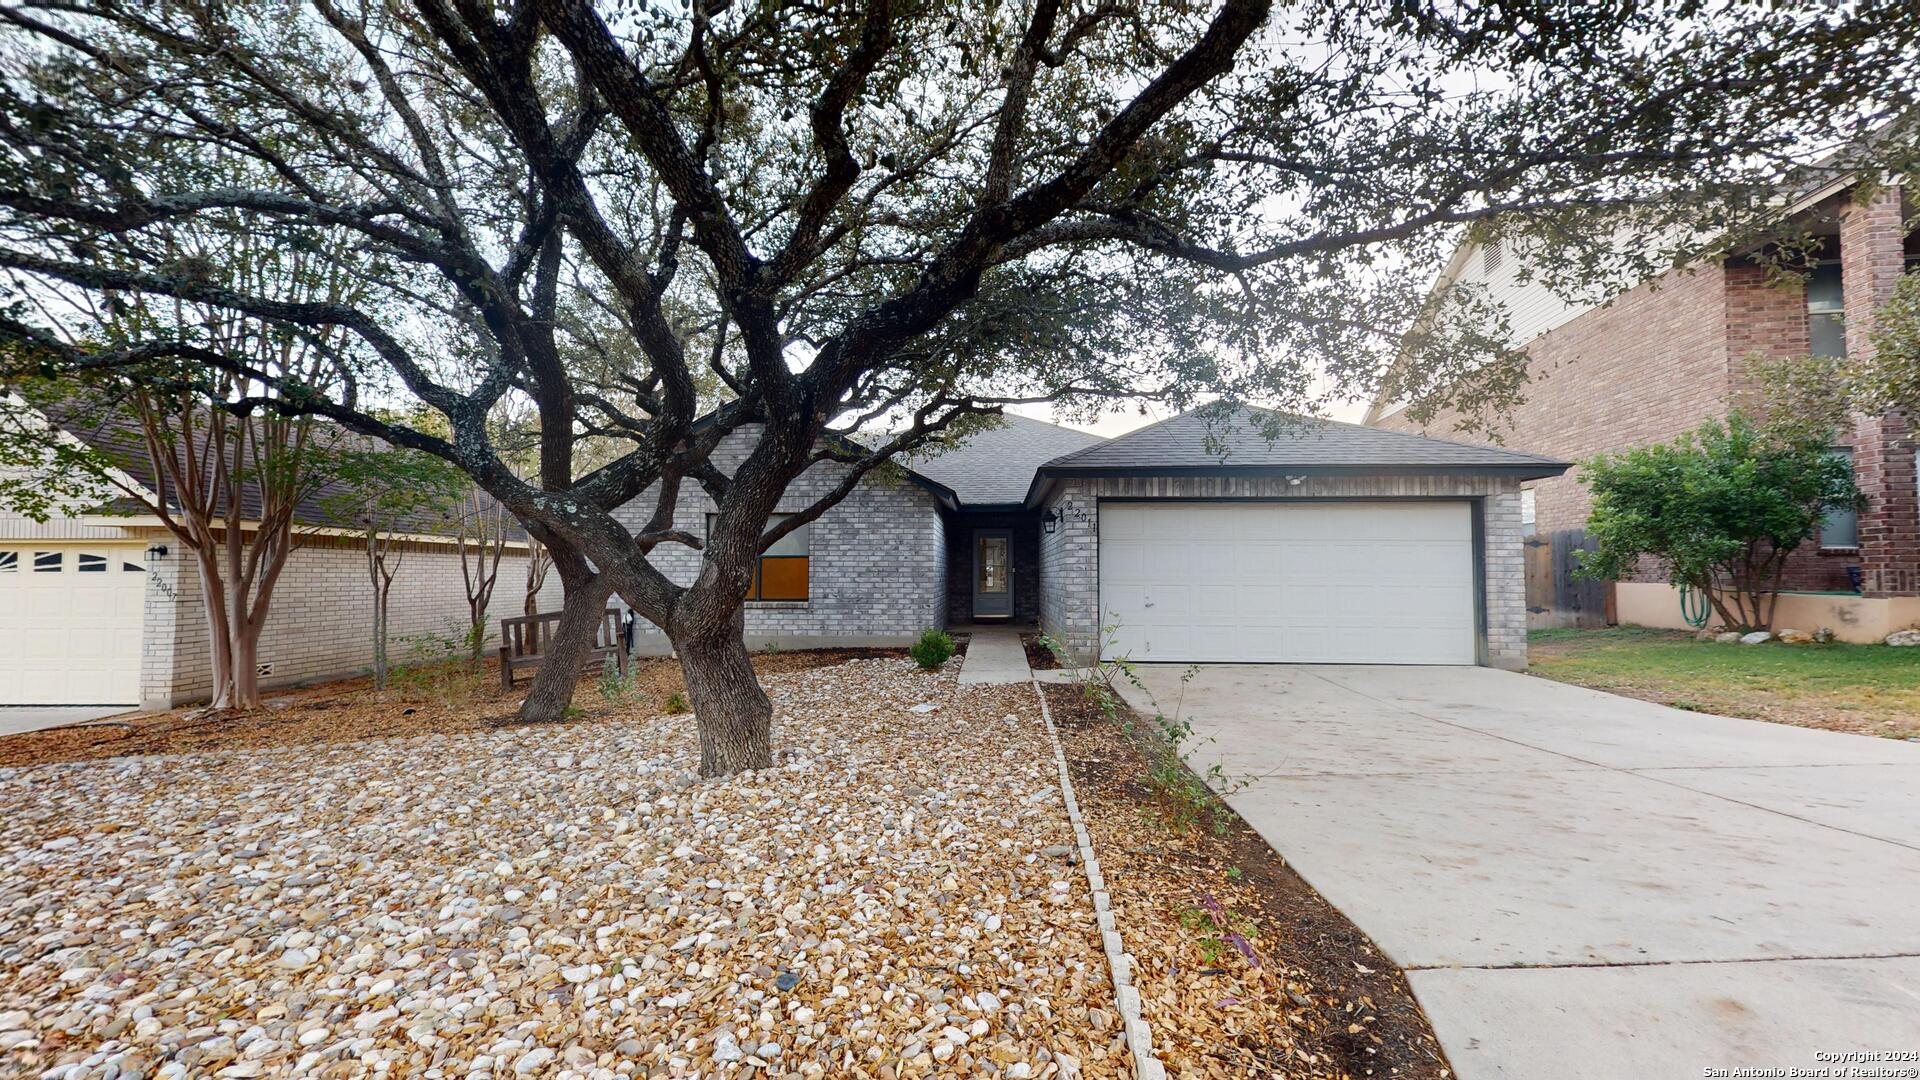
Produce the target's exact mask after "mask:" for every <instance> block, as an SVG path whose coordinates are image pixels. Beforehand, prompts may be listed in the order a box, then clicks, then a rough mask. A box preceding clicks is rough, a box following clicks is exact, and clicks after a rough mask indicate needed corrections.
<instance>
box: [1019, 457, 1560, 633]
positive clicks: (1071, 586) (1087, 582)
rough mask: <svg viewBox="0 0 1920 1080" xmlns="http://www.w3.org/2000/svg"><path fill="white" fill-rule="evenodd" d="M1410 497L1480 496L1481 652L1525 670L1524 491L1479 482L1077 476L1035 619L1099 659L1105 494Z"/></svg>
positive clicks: (1059, 496) (1046, 564)
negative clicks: (1483, 618)
mask: <svg viewBox="0 0 1920 1080" xmlns="http://www.w3.org/2000/svg"><path fill="white" fill-rule="evenodd" d="M1396 497H1401V498H1411V497H1425V498H1433V497H1466V498H1479V499H1482V500H1483V502H1482V507H1483V515H1484V516H1483V522H1484V526H1485V528H1484V533H1483V539H1484V546H1483V549H1482V558H1483V560H1484V566H1485V570H1486V583H1485V584H1486V589H1485V604H1486V620H1487V636H1486V656H1485V662H1486V663H1487V664H1489V665H1491V666H1494V667H1503V668H1511V669H1515V670H1518V669H1521V668H1524V667H1526V664H1527V596H1526V592H1527V587H1526V568H1525V565H1524V563H1523V561H1522V556H1521V546H1520V542H1521V535H1520V486H1519V484H1518V483H1517V482H1515V481H1512V480H1504V479H1498V478H1481V477H1445V476H1436V477H1363V478H1331V477H1309V478H1307V479H1306V481H1305V482H1304V483H1302V484H1300V485H1299V486H1297V487H1295V486H1291V485H1289V484H1288V483H1287V482H1286V480H1285V478H1283V477H1134V478H1107V477H1099V478H1076V479H1070V480H1066V481H1063V482H1062V483H1061V484H1060V486H1059V487H1058V488H1057V489H1056V490H1055V491H1054V493H1053V495H1052V496H1051V499H1050V501H1049V502H1048V504H1047V507H1048V508H1049V509H1053V510H1057V511H1059V513H1060V521H1059V524H1058V525H1057V526H1056V527H1055V529H1054V531H1053V532H1052V533H1046V532H1044V531H1043V532H1042V533H1041V535H1040V622H1041V626H1042V627H1043V628H1044V629H1045V630H1046V632H1047V633H1049V634H1051V635H1053V636H1054V637H1055V638H1057V639H1059V640H1060V642H1061V643H1062V644H1063V645H1064V646H1065V647H1066V648H1067V649H1068V650H1069V651H1071V652H1072V653H1073V654H1075V655H1076V656H1079V657H1081V658H1082V659H1083V660H1084V659H1090V658H1092V657H1094V656H1096V655H1098V650H1099V643H1100V636H1101V627H1100V620H1099V615H1098V608H1099V602H1100V600H1099V597H1100V564H1099V538H1100V519H1099V510H1100V508H1099V500H1100V499H1102V498H1133V499H1139V498H1163V499H1222V498H1241V499H1248V498H1259V499H1288V498H1321V499H1324V498H1356V499H1381V498H1396Z"/></svg>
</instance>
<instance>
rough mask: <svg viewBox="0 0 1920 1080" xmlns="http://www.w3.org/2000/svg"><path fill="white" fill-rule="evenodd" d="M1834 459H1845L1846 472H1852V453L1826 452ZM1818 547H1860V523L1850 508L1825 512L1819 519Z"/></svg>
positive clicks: (1849, 451) (1848, 451) (1835, 450)
mask: <svg viewBox="0 0 1920 1080" xmlns="http://www.w3.org/2000/svg"><path fill="white" fill-rule="evenodd" d="M1828 453H1830V454H1832V455H1833V456H1834V457H1838V458H1845V459H1846V462H1847V471H1848V472H1852V471H1853V451H1852V450H1848V449H1845V448H1837V449H1834V450H1830V451H1828ZM1820 546H1821V547H1823V548H1857V547H1859V546H1860V522H1859V520H1858V515H1856V514H1855V513H1854V511H1853V508H1852V507H1836V508H1835V509H1832V510H1829V511H1827V515H1826V516H1825V517H1823V518H1821V519H1820Z"/></svg>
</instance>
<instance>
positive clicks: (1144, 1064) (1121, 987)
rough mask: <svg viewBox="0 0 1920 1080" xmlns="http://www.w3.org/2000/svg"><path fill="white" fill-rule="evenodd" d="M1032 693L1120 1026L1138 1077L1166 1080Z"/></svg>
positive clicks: (1059, 753)
mask: <svg viewBox="0 0 1920 1080" xmlns="http://www.w3.org/2000/svg"><path fill="white" fill-rule="evenodd" d="M1032 683H1033V694H1034V696H1035V697H1037V698H1039V699H1040V718H1041V719H1042V720H1044V721H1046V724H1047V739H1048V740H1049V741H1051V742H1052V743H1053V759H1054V762H1055V764H1057V765H1059V767H1060V798H1061V801H1062V802H1063V803H1065V804H1066V807H1067V820H1068V821H1069V822H1071V823H1072V824H1073V838H1074V842H1075V843H1076V844H1077V845H1078V846H1079V849H1080V865H1081V867H1082V868H1083V869H1084V870H1085V871H1086V875H1087V886H1088V888H1089V889H1091V890H1092V893H1093V912H1094V918H1095V919H1096V920H1097V921H1098V923H1099V926H1100V944H1101V948H1102V949H1103V950H1104V951H1105V952H1106V954H1107V967H1108V968H1109V969H1110V970H1111V971H1112V973H1113V998H1114V1004H1115V1005H1117V1006H1118V1007H1119V1009H1120V1027H1121V1031H1122V1033H1123V1034H1124V1035H1125V1036H1126V1040H1127V1049H1129V1050H1131V1051H1133V1075H1134V1077H1135V1080H1166V1075H1167V1068H1166V1066H1165V1065H1162V1064H1161V1063H1160V1059H1158V1058H1156V1057H1154V1056H1153V1032H1152V1031H1151V1030H1150V1029H1149V1028H1148V1027H1147V1021H1146V1018H1145V1017H1144V1016H1143V1015H1142V1014H1141V1012H1140V990H1139V988H1138V987H1136V986H1134V985H1133V955H1132V954H1131V953H1129V952H1127V950H1126V945H1125V943H1124V942H1122V941H1121V939H1120V929H1119V927H1118V926H1117V925H1116V924H1115V923H1114V916H1113V899H1112V897H1110V896H1108V895H1107V881H1106V878H1104V877H1102V876H1101V874H1100V860H1099V858H1098V857H1097V856H1095V855H1094V853H1093V837H1092V835H1091V834H1089V833H1088V832H1087V823H1086V819H1084V818H1082V817H1081V816H1080V801H1079V800H1078V799H1077V798H1075V797H1074V793H1073V778H1072V777H1071V776H1070V775H1068V773H1067V751H1066V748H1065V747H1063V746H1061V745H1060V732H1059V730H1058V729H1057V728H1055V727H1054V726H1053V711H1052V710H1051V709H1049V708H1047V693H1046V691H1045V690H1044V689H1042V688H1041V686H1040V680H1039V679H1037V678H1036V679H1033V680H1032Z"/></svg>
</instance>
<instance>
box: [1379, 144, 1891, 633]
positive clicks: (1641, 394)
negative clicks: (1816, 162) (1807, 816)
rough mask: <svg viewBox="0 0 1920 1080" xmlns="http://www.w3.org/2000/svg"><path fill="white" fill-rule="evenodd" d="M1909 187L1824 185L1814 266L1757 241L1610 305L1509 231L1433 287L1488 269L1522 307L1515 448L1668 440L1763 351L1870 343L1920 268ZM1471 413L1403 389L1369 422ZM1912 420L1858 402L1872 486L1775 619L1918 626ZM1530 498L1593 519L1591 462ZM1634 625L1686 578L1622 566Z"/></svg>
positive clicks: (1670, 604) (1826, 538) (1512, 427)
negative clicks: (1797, 263)
mask: <svg viewBox="0 0 1920 1080" xmlns="http://www.w3.org/2000/svg"><path fill="white" fill-rule="evenodd" d="M1916 194H1920V192H1917V191H1916V188H1915V187H1914V186H1913V185H1911V184H1908V185H1904V186H1903V185H1900V184H1892V185H1882V186H1878V187H1875V188H1873V189H1871V190H1868V189H1866V188H1864V187H1862V186H1860V185H1857V184H1854V183H1851V182H1841V183H1835V184H1833V185H1831V186H1829V187H1828V188H1826V189H1824V190H1821V191H1816V192H1812V193H1809V194H1808V195H1807V196H1806V197H1804V198H1802V199H1801V200H1800V201H1799V202H1798V203H1797V204H1796V205H1795V206H1794V207H1793V217H1794V220H1795V222H1796V223H1797V224H1799V225H1802V226H1804V227H1805V228H1806V229H1807V230H1808V231H1809V232H1810V233H1812V234H1813V235H1815V236H1817V237H1819V238H1820V245H1819V248H1818V251H1817V253H1816V255H1815V256H1814V258H1813V259H1812V261H1811V264H1810V265H1809V266H1808V267H1807V268H1806V273H1805V274H1804V275H1801V276H1796V277H1790V278H1788V279H1786V280H1782V279H1781V275H1779V274H1777V273H1770V272H1769V267H1768V266H1767V265H1766V264H1765V263H1763V262H1762V261H1761V260H1760V259H1758V258H1756V257H1754V255H1753V254H1752V253H1736V254H1734V255H1732V256H1730V257H1727V258H1724V259H1720V260H1716V261H1711V262H1702V263H1698V264H1695V265H1692V266H1687V267H1684V268H1681V269H1677V270H1673V271H1670V272H1668V273H1666V274H1663V275H1661V276H1660V277H1658V278H1655V279H1653V280H1651V281H1647V282H1644V283H1642V284H1640V285H1638V286H1636V287H1634V288H1632V289H1628V290H1626V291H1625V292H1622V293H1620V294H1618V295H1616V296H1613V297H1611V298H1610V299H1608V300H1607V301H1605V302H1604V303H1600V304H1576V303H1569V302H1567V301H1565V300H1563V299H1561V298H1560V297H1558V296H1556V295H1554V294H1553V293H1552V292H1551V291H1550V290H1549V289H1547V288H1546V287H1545V286H1543V285H1541V284H1539V283H1538V282H1534V281H1528V280H1525V279H1526V274H1525V271H1524V267H1525V262H1526V259H1527V258H1529V257H1534V256H1530V255H1529V254H1528V253H1525V252H1520V251H1515V250H1511V249H1508V248H1505V247H1503V246H1502V244H1501V242H1500V241H1498V240H1492V241H1488V242H1486V243H1469V244H1465V245H1462V247H1461V248H1459V249H1458V250H1457V251H1456V252H1455V253H1454V256H1453V258H1452V260H1451V262H1450V263H1449V265H1448V267H1447V269H1446V270H1445V272H1444V273H1443V274H1442V275H1441V278H1440V281H1439V283H1438V284H1437V285H1436V288H1446V287H1449V286H1450V284H1451V283H1454V282H1463V281H1471V282H1478V283H1481V284H1484V285H1485V286H1486V287H1487V288H1488V289H1489V290H1490V291H1491V292H1492V293H1493V295H1494V296H1496V297H1498V298H1499V299H1501V300H1502V301H1504V303H1505V305H1506V307H1507V309H1508V311H1509V312H1510V313H1511V320H1512V327H1513V330H1514V332H1515V335H1516V340H1517V341H1519V342H1522V343H1524V347H1525V349H1526V351H1527V353H1528V355H1529V357H1530V366H1529V375H1530V378H1531V383H1530V385H1529V386H1528V388H1527V391H1526V398H1527V400H1526V401H1525V403H1524V404H1522V405H1520V406H1518V407H1517V408H1515V409H1514V410H1513V411H1512V413H1511V414H1510V415H1508V416H1506V417H1504V418H1503V419H1502V420H1501V422H1500V423H1499V424H1497V425H1496V427H1495V430H1496V433H1497V434H1498V436H1499V437H1500V439H1501V441H1502V443H1503V444H1504V445H1506V446H1508V447H1511V448H1514V449H1517V450H1524V451H1528V452H1532V453H1538V454H1546V455H1550V456H1553V457H1558V458H1563V459H1566V460H1571V461H1579V460H1582V459H1585V458H1588V457H1591V456H1593V455H1595V454H1598V453H1601V452H1604V451H1614V450H1620V449H1624V448H1627V447H1631V446H1637V445H1645V444H1649V443H1656V442H1664V441H1667V440H1670V439H1672V438H1674V437H1675V436H1677V435H1679V434H1680V433H1681V432H1683V431H1686V430H1688V429H1690V428H1693V427H1696V426H1698V425H1699V424H1700V423H1701V422H1702V421H1703V420H1705V419H1707V418H1708V417H1711V416H1716V415H1722V414H1724V413H1725V412H1726V411H1727V410H1728V409H1729V408H1731V407H1735V406H1739V405H1742V404H1746V403H1751V401H1752V398H1753V392H1754V388H1753V385H1752V382H1751V379H1750V377H1749V373H1750V370H1751V364H1752V361H1753V359H1754V358H1755V357H1769V358H1784V357H1794V356H1806V355H1810V354H1811V355H1825V356H1839V355H1849V354H1851V355H1859V354H1860V353H1861V352H1862V351H1863V350H1866V349H1869V348H1871V335H1872V331H1873V326H1874V313H1875V311H1876V310H1877V309H1878V308H1879V307H1880V306H1881V305H1882V304H1884V303H1885V302H1886V300H1887V298H1888V297H1889V296H1890V295H1891V294H1892V292H1893V289H1894V286H1895V283H1896V282H1897V281H1898V280H1899V277H1900V275H1901V274H1902V273H1905V272H1909V271H1910V270H1913V269H1915V268H1920V232H1917V231H1915V230H1914V229H1913V228H1912V226H1911V223H1912V222H1913V221H1914V220H1915V196H1916ZM1456 422H1457V417H1453V416H1447V415H1442V416H1438V417H1435V418H1434V419H1433V420H1431V421H1429V422H1427V423H1425V424H1420V423H1416V422H1414V421H1413V420H1412V419H1410V418H1409V417H1408V416H1407V415H1406V411H1405V408H1404V403H1396V402H1388V401H1378V402H1375V403H1374V406H1373V408H1372V409H1371V410H1370V412H1369V413H1368V415H1367V418H1366V423H1367V424H1368V425H1369V426H1374V427H1380V428H1384V429H1388V430H1393V431H1402V432H1409V433H1431V434H1439V435H1445V434H1448V433H1451V432H1452V431H1453V430H1454V429H1455V424H1456ZM1915 436H1916V428H1915V424H1914V418H1911V417H1903V416H1900V415H1886V416H1858V417H1856V418H1855V419H1854V422H1853V424H1852V427H1851V430H1848V431H1845V432H1842V433H1841V434H1840V436H1839V438H1838V440H1837V443H1836V446H1835V448H1834V450H1835V452H1836V453H1843V454H1846V455H1848V456H1849V457H1850V458H1851V459H1852V462H1853V469H1854V477H1855V480H1856V482H1857V483H1858V484H1859V486H1860V488H1861V490H1862V491H1864V492H1865V493H1866V495H1867V499H1868V505H1867V508H1866V509H1865V510H1863V511H1862V512H1860V513H1859V514H1858V515H1849V514H1841V515H1836V516H1835V517H1833V518H1830V519H1829V520H1828V521H1827V523H1826V526H1825V527H1824V528H1823V529H1822V531H1821V535H1820V538H1819V540H1818V542H1817V544H1812V545H1808V546H1806V547H1805V548H1803V549H1802V550H1801V551H1799V552H1796V553H1795V555H1794V557H1793V559H1792V562H1791V564H1790V566H1789V569H1788V576H1787V579H1786V581H1785V585H1786V589H1785V590H1783V593H1782V596H1781V599H1780V605H1779V609H1778V613H1777V617H1776V625H1778V626H1794V627H1801V628H1805V629H1809V630H1811V629H1813V628H1814V627H1816V626H1828V627H1831V628H1832V629H1833V630H1834V631H1835V632H1836V633H1837V634H1839V635H1840V636H1841V637H1842V638H1845V639H1848V640H1855V641H1877V640H1879V639H1880V638H1882V637H1884V636H1886V634H1887V633H1889V632H1891V631H1893V630H1898V629H1901V628H1903V627H1906V626H1909V625H1913V624H1915V623H1920V488H1916V446H1917V444H1916V438H1915ZM1525 499H1526V502H1527V505H1526V510H1525V513H1526V514H1527V515H1528V517H1529V519H1530V524H1531V526H1532V528H1533V529H1534V530H1535V531H1537V532H1538V533H1540V534H1549V533H1554V532H1558V531H1561V530H1567V529H1576V528H1579V527H1580V526H1581V525H1583V524H1584V523H1585V521H1586V518H1587V514H1588V510H1589V496H1588V492H1587V489H1586V488H1585V487H1584V486H1583V485H1582V484H1581V483H1580V480H1579V470H1578V469H1574V470H1571V471H1569V472H1568V473H1566V474H1565V475H1561V476H1555V477H1547V478H1543V479H1540V480H1538V481H1535V482H1533V483H1532V484H1530V485H1529V487H1528V489H1527V491H1526V493H1525ZM1617 617H1618V619H1619V620H1620V621H1621V622H1627V623H1635V624H1640V625H1650V626H1668V627H1679V626H1684V625H1685V623H1684V620H1683V619H1682V615H1681V609H1680V603H1679V598H1678V595H1677V590H1675V589H1674V588H1673V587H1671V586H1669V585H1668V584H1666V582H1665V581H1664V579H1663V578H1662V577H1661V576H1660V575H1659V574H1657V573H1655V572H1652V571H1651V570H1649V571H1647V572H1643V573H1641V574H1639V575H1636V578H1635V579H1634V580H1630V581H1623V582H1621V583H1620V584H1619V586H1618V592H1617Z"/></svg>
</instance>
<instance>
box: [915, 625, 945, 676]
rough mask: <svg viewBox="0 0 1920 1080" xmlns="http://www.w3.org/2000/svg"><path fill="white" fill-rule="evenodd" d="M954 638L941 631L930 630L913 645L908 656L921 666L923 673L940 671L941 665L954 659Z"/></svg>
mask: <svg viewBox="0 0 1920 1080" xmlns="http://www.w3.org/2000/svg"><path fill="white" fill-rule="evenodd" d="M953 650H954V644H953V636H952V635H951V634H948V633H946V632H945V631H941V630H928V631H927V632H926V633H923V634H921V635H920V640H919V641H916V642H914V643H913V646H912V647H911V648H909V649H908V650H907V655H908V656H911V657H913V662H914V663H916V664H919V665H920V667H921V670H923V671H938V670H939V669H940V665H942V664H944V663H946V662H947V661H948V660H950V659H952V658H953Z"/></svg>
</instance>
